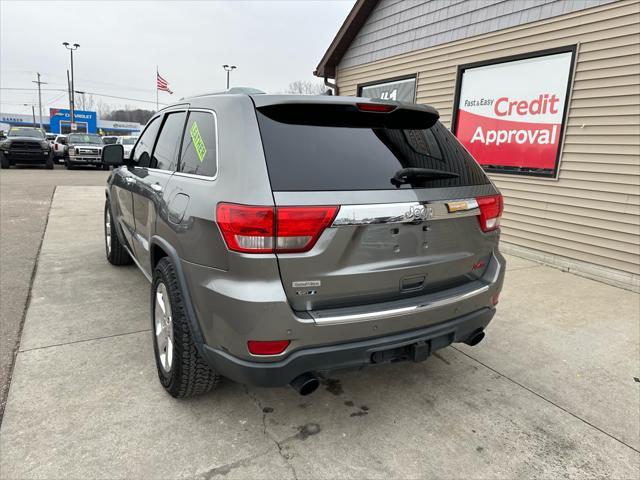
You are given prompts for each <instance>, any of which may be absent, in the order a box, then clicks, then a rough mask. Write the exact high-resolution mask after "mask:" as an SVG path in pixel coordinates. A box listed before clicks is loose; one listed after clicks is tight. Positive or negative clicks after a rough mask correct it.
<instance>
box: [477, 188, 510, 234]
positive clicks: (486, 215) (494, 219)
mask: <svg viewBox="0 0 640 480" xmlns="http://www.w3.org/2000/svg"><path fill="white" fill-rule="evenodd" d="M476 201H477V202H478V207H480V215H479V216H478V221H479V222H480V228H481V229H482V231H483V232H490V231H492V230H495V229H496V228H498V227H499V226H500V217H501V216H502V211H503V209H504V203H503V200H502V195H489V196H486V197H477V198H476Z"/></svg>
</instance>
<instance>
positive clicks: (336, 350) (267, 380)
mask: <svg viewBox="0 0 640 480" xmlns="http://www.w3.org/2000/svg"><path fill="white" fill-rule="evenodd" d="M494 314H495V309H494V308H490V307H487V308H482V309H480V310H477V311H475V312H472V313H470V314H467V315H464V316H461V317H458V318H454V319H452V320H449V321H446V322H443V323H439V324H437V325H432V326H430V327H426V328H421V329H418V330H412V331H408V332H402V333H396V334H393V335H387V336H383V337H377V338H368V339H365V340H360V341H355V342H349V343H342V344H338V345H325V346H320V347H314V348H305V349H301V350H297V351H294V352H293V353H291V354H290V355H289V356H288V357H287V358H285V359H284V360H280V361H276V362H269V363H259V362H251V361H247V360H243V359H240V358H237V357H235V356H233V355H231V354H229V353H227V352H225V351H222V350H220V349H216V348H212V347H209V346H206V345H205V346H204V348H203V351H204V354H205V357H206V359H207V362H208V363H209V365H211V367H212V368H214V369H215V370H216V371H217V372H218V373H220V374H222V375H224V376H225V377H227V378H230V379H232V380H234V381H236V382H238V383H244V384H249V385H256V386H261V387H278V386H285V385H288V384H289V383H290V382H291V381H292V380H293V379H294V378H296V377H297V376H299V375H301V374H303V373H306V372H323V371H332V370H340V369H345V368H362V367H365V366H369V365H381V364H384V363H389V362H391V361H398V360H402V359H405V358H404V356H403V354H404V352H407V353H406V360H410V359H411V358H410V357H411V355H410V354H409V352H410V349H409V348H407V347H409V346H411V345H415V344H422V345H423V349H426V353H427V354H431V353H433V352H434V351H436V350H439V349H441V348H444V347H446V346H448V345H450V344H452V343H454V342H463V341H465V340H467V339H468V338H470V337H471V336H472V335H473V334H474V333H475V332H477V331H479V330H484V329H485V328H486V327H487V325H488V324H489V322H490V321H491V319H492V318H493V315H494ZM379 352H386V354H382V353H379Z"/></svg>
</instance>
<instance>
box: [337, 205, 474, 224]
mask: <svg viewBox="0 0 640 480" xmlns="http://www.w3.org/2000/svg"><path fill="white" fill-rule="evenodd" d="M465 202H466V207H463V208H461V209H459V210H458V211H454V212H449V207H448V204H450V203H465ZM458 208H459V206H458ZM479 213H480V211H479V209H478V202H477V201H476V199H475V198H464V199H451V200H439V201H435V202H405V203H378V204H365V205H342V206H341V207H340V211H339V212H338V215H337V216H336V218H335V220H334V221H333V223H332V224H331V227H342V226H347V225H375V224H393V223H416V222H423V221H430V220H444V219H448V218H458V217H470V216H474V215H478V214H479Z"/></svg>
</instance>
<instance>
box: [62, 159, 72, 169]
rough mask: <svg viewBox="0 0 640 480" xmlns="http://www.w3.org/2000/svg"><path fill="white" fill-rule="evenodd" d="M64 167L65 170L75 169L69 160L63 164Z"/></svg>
mask: <svg viewBox="0 0 640 480" xmlns="http://www.w3.org/2000/svg"><path fill="white" fill-rule="evenodd" d="M64 166H65V168H66V169H67V170H73V169H74V168H75V165H74V164H73V163H71V162H70V161H69V160H67V161H66V162H64Z"/></svg>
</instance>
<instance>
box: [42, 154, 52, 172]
mask: <svg viewBox="0 0 640 480" xmlns="http://www.w3.org/2000/svg"><path fill="white" fill-rule="evenodd" d="M44 168H46V169H47V170H53V153H49V155H48V156H47V161H46V162H45V164H44Z"/></svg>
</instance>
